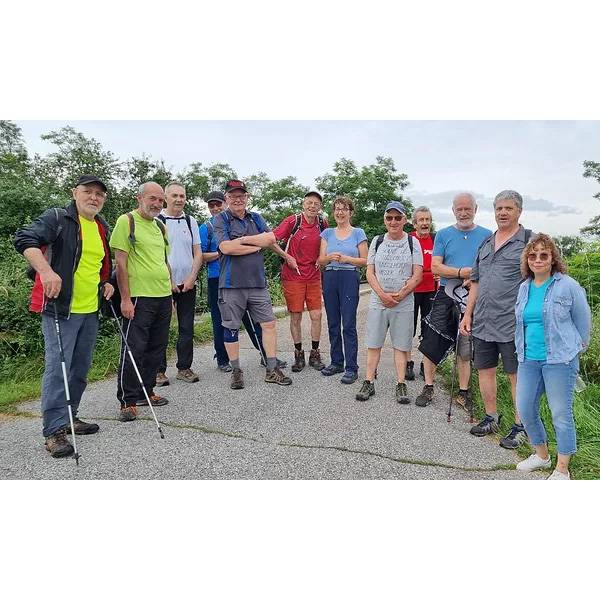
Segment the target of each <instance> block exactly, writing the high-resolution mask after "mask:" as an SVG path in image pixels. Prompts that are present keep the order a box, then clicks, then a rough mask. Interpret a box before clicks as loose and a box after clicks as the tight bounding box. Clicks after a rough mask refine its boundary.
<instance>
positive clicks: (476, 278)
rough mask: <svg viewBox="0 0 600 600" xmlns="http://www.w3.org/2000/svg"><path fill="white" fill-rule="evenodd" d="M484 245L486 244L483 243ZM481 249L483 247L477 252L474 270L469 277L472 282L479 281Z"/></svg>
mask: <svg viewBox="0 0 600 600" xmlns="http://www.w3.org/2000/svg"><path fill="white" fill-rule="evenodd" d="M483 243H485V242H483ZM482 245H483V244H482ZM481 247H482V246H479V250H478V251H477V255H476V256H475V260H474V261H473V268H472V270H471V275H469V279H470V280H471V281H475V282H476V283H477V282H478V281H479V252H480V251H481Z"/></svg>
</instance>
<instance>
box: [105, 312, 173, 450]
mask: <svg viewBox="0 0 600 600" xmlns="http://www.w3.org/2000/svg"><path fill="white" fill-rule="evenodd" d="M108 305H109V306H110V310H111V311H112V314H113V315H114V317H115V322H116V324H117V327H118V328H119V333H120V334H121V339H122V340H123V343H124V344H125V348H126V350H127V353H128V354H129V360H131V364H132V365H133V368H134V370H135V374H136V375H137V378H138V381H139V382H140V385H141V386H142V391H143V392H144V396H146V402H148V406H149V407H150V410H151V411H152V416H153V417H154V422H155V423H156V428H157V429H158V433H160V437H161V439H163V440H164V439H165V434H164V433H163V431H162V429H161V427H160V424H159V422H158V419H157V418H156V413H155V412H154V407H153V406H152V402H151V401H150V398H149V397H148V392H147V391H146V386H145V385H144V382H143V381H142V376H141V375H140V372H139V370H138V368H137V364H136V362H135V360H134V358H133V353H132V352H131V348H130V347H129V344H128V343H127V339H126V337H125V334H124V333H123V328H122V327H121V323H119V319H118V317H117V313H116V312H115V307H114V306H113V303H112V300H108ZM123 360H125V357H123Z"/></svg>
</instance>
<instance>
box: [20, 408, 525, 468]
mask: <svg viewBox="0 0 600 600" xmlns="http://www.w3.org/2000/svg"><path fill="white" fill-rule="evenodd" d="M14 416H19V417H25V418H38V419H40V418H41V415H39V414H35V413H32V412H20V413H18V414H17V415H14ZM90 419H91V420H95V421H118V419H117V418H116V417H90ZM137 420H138V421H148V422H149V423H154V419H153V418H152V417H140V416H138V418H137ZM159 423H160V424H161V425H164V426H165V427H171V428H173V429H189V430H192V431H199V432H201V433H208V434H212V435H220V436H223V437H228V438H234V439H240V440H245V441H249V442H255V443H259V444H266V445H269V444H270V445H275V446H280V447H285V448H301V449H305V450H333V451H336V452H347V453H349V454H356V455H359V456H369V457H373V458H380V459H383V460H389V461H392V462H395V463H400V464H405V465H415V466H421V467H437V468H440V469H450V470H454V471H466V472H470V473H494V472H496V471H514V470H515V465H512V464H507V465H494V466H492V467H464V466H459V465H452V464H448V463H442V462H436V461H427V460H419V459H417V458H402V457H397V456H390V455H388V454H383V453H381V452H375V451H373V450H361V449H356V448H347V447H345V446H327V445H321V444H306V443H300V442H286V441H275V442H269V441H268V440H265V439H260V438H257V437H252V436H250V435H246V434H244V433H239V432H235V431H225V430H223V429H217V428H215V427H208V426H206V425H192V424H187V423H170V422H167V421H160V420H159Z"/></svg>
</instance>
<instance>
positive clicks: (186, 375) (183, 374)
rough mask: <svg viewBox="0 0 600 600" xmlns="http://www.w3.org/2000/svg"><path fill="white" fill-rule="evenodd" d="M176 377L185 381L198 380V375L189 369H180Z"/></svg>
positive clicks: (194, 381)
mask: <svg viewBox="0 0 600 600" xmlns="http://www.w3.org/2000/svg"><path fill="white" fill-rule="evenodd" d="M177 379H181V381H187V383H196V381H200V377H198V375H196V373H194V371H192V370H191V369H181V370H180V371H178V372H177Z"/></svg>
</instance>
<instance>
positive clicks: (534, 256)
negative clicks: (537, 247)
mask: <svg viewBox="0 0 600 600" xmlns="http://www.w3.org/2000/svg"><path fill="white" fill-rule="evenodd" d="M538 258H539V259H540V260H541V261H542V262H546V261H547V260H549V259H550V252H530V253H529V254H528V255H527V260H537V259H538Z"/></svg>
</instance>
